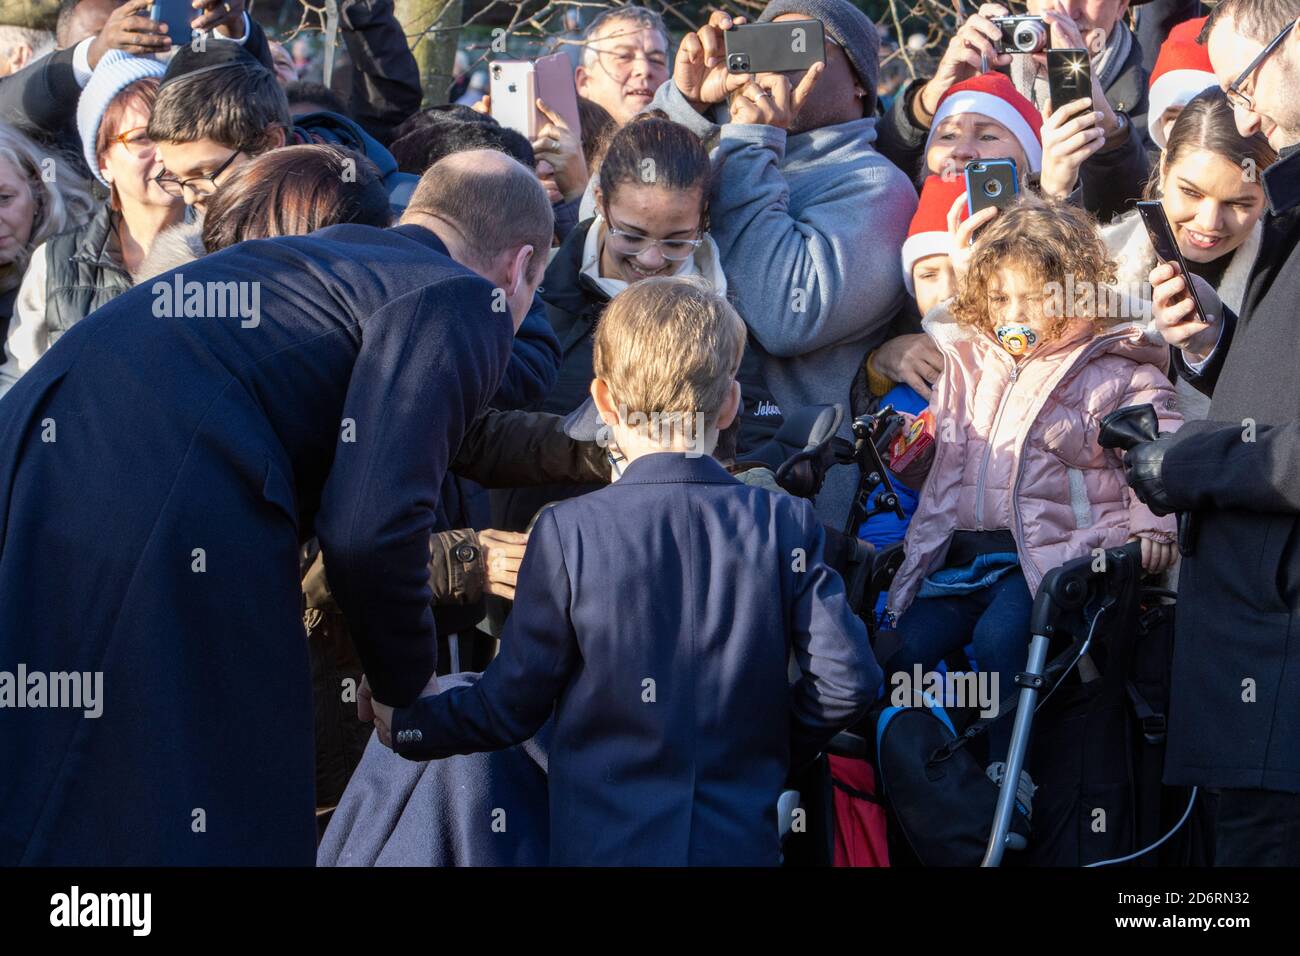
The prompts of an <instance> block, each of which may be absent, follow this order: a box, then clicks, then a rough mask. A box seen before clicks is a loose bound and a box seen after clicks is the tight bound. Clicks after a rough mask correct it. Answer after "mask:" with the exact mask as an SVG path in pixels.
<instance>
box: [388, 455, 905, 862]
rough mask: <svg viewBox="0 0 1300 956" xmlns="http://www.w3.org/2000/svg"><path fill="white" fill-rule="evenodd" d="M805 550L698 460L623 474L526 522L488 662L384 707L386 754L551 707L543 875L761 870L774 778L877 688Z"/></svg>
mask: <svg viewBox="0 0 1300 956" xmlns="http://www.w3.org/2000/svg"><path fill="white" fill-rule="evenodd" d="M822 541H823V535H822V530H821V526H820V525H819V524H818V522H817V519H816V517H815V516H814V512H813V509H812V506H811V505H810V504H809V503H808V502H806V501H802V500H799V499H795V498H791V497H788V496H786V495H779V494H773V493H772V492H768V491H765V490H763V489H760V488H752V487H749V486H746V485H742V484H741V483H740V482H738V481H736V480H735V479H734V478H732V477H731V476H730V475H728V474H727V472H726V471H725V470H723V468H722V467H721V466H720V465H719V464H718V463H717V462H716V461H715V460H713V459H712V458H709V457H703V458H692V457H688V456H686V455H681V454H669V453H662V454H656V455H650V456H648V457H645V458H642V459H639V460H637V461H635V462H634V463H632V465H630V466H629V467H628V469H627V470H626V472H625V473H624V475H623V477H622V478H620V479H619V480H618V481H617V482H615V483H614V484H612V485H610V486H609V487H607V488H604V489H601V490H600V491H596V492H593V493H592V494H589V495H586V496H584V497H582V498H580V499H576V500H573V501H566V502H561V503H560V504H558V505H556V506H555V507H554V508H552V509H549V510H547V511H545V512H543V514H542V516H541V518H539V519H538V522H537V525H536V526H535V527H534V529H533V532H532V537H531V539H530V541H529V546H528V552H527V555H526V556H525V558H524V563H523V567H522V568H521V569H520V574H519V582H520V583H519V590H518V592H517V599H516V601H515V606H514V610H513V612H512V614H511V616H510V619H509V621H508V622H507V625H506V629H505V632H504V633H503V635H502V638H501V653H500V655H499V656H498V657H497V658H496V660H494V661H493V662H492V664H491V665H490V666H489V667H488V669H487V670H486V672H485V673H484V675H483V679H482V680H481V681H479V682H478V683H477V684H475V685H474V686H472V687H465V688H458V689H455V690H452V691H449V692H447V693H444V694H436V695H432V696H429V697H425V698H422V699H421V700H419V701H418V702H417V703H416V704H415V705H414V706H412V707H410V708H407V709H404V710H400V711H398V712H397V713H396V715H395V717H394V720H393V728H392V729H393V735H394V741H395V744H394V746H395V749H396V750H397V752H398V753H401V754H402V755H403V756H408V757H412V758H414V759H429V758H435V757H445V756H449V755H451V754H458V753H472V752H475V751H479V750H493V749H500V748H502V747H506V746H509V745H511V744H514V743H517V742H519V741H522V740H526V739H528V738H529V737H531V736H532V735H533V734H534V733H536V732H537V730H538V728H539V727H541V726H542V724H543V723H544V722H545V721H546V719H547V718H548V717H549V716H550V715H551V713H552V711H554V714H555V731H554V737H553V738H552V744H551V748H550V765H549V771H548V772H549V777H550V805H551V862H552V863H555V864H623V865H677V866H681V865H708V864H716V865H726V864H732V865H751V866H752V865H774V864H776V863H777V862H778V861H779V858H780V847H779V844H778V836H777V815H776V804H777V798H778V796H779V795H780V792H781V790H782V787H783V785H784V783H785V780H786V777H787V775H788V773H789V771H790V770H791V767H792V766H797V765H801V764H803V763H806V762H807V761H808V760H810V759H811V758H812V757H813V756H815V755H816V753H817V752H818V751H819V750H820V749H821V748H822V747H823V746H824V745H825V743H826V742H827V741H828V740H829V739H830V737H831V736H833V735H834V734H835V733H836V732H837V731H838V730H840V729H841V728H843V727H845V726H847V725H848V724H850V723H852V722H853V721H854V720H855V719H857V718H858V717H859V716H860V715H861V714H862V712H863V711H864V710H865V709H866V707H867V705H868V704H869V703H870V701H871V700H872V699H873V698H874V696H875V694H876V690H877V688H878V686H879V684H880V679H881V672H880V668H879V667H878V666H877V664H876V661H875V658H874V657H873V656H872V653H871V649H870V647H869V645H868V643H867V636H866V633H865V630H864V628H863V626H862V623H861V622H860V621H859V620H858V619H857V618H856V617H854V615H853V613H852V612H851V611H850V610H849V607H848V604H847V603H846V601H845V597H844V586H843V583H842V582H841V580H840V578H839V575H838V574H836V573H835V572H834V571H832V570H831V569H830V568H829V567H827V566H826V565H825V564H824V563H823V561H822ZM791 652H793V654H794V657H795V660H796V661H797V662H798V665H799V668H800V670H801V671H802V676H801V677H800V679H799V680H798V681H797V682H796V683H795V684H794V686H793V687H791V686H790V683H789V677H788V671H787V664H788V659H789V656H790V654H791ZM491 823H492V821H491V820H484V821H483V826H485V827H486V826H490V825H491ZM507 825H508V824H507Z"/></svg>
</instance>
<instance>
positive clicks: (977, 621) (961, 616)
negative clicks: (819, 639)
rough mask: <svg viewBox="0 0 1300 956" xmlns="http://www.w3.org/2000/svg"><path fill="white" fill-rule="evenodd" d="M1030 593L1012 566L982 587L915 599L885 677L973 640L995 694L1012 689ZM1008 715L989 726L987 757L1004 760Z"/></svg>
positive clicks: (1020, 664)
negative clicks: (994, 678) (993, 681)
mask: <svg viewBox="0 0 1300 956" xmlns="http://www.w3.org/2000/svg"><path fill="white" fill-rule="evenodd" d="M1033 606H1034V602H1033V598H1031V597H1030V596H1029V586H1028V585H1027V584H1026V583H1025V575H1024V572H1022V571H1020V570H1019V569H1016V570H1015V571H1012V572H1010V573H1009V574H1006V575H1004V576H1002V577H1001V578H999V579H998V580H996V581H994V582H993V583H992V584H990V585H988V586H987V587H983V588H980V589H979V590H977V591H972V592H970V593H969V594H961V595H956V596H952V597H925V598H917V599H916V600H914V601H913V602H912V604H911V606H910V607H909V608H908V609H907V610H906V611H905V612H904V614H903V616H902V617H901V618H900V619H899V621H898V636H899V638H900V639H901V640H902V644H901V645H900V646H899V648H898V650H897V651H895V652H894V654H893V656H892V657H890V658H889V662H888V663H887V664H886V665H885V679H886V682H888V680H889V675H891V674H894V673H897V672H899V671H903V672H906V673H909V674H910V673H911V672H912V668H913V665H916V664H920V665H921V667H922V669H923V670H926V671H929V670H933V669H934V668H935V667H937V666H938V664H939V662H940V661H942V660H943V659H944V658H945V657H947V656H948V655H949V654H952V653H954V652H955V651H960V650H961V649H962V648H964V647H965V646H966V645H967V644H973V645H974V651H975V660H976V662H977V664H978V666H979V669H980V671H981V672H988V673H992V674H997V676H998V680H997V684H996V694H995V696H996V698H997V699H998V700H999V701H1000V700H1001V699H1002V698H1005V697H1007V696H1008V695H1010V694H1011V692H1012V690H1013V689H1014V687H1015V685H1014V683H1013V682H1014V680H1015V676H1016V674H1017V673H1019V672H1020V671H1022V670H1024V669H1025V664H1026V663H1027V662H1028V660H1029V612H1030V611H1031V610H1032V609H1033ZM1013 722H1014V720H1013V718H1012V717H1010V716H1009V715H1007V716H1004V717H1003V719H1002V720H999V721H997V722H996V723H995V724H993V726H991V727H990V728H989V760H990V761H995V760H1005V759H1006V757H1007V749H1008V746H1009V745H1010V743H1011V725H1012V723H1013Z"/></svg>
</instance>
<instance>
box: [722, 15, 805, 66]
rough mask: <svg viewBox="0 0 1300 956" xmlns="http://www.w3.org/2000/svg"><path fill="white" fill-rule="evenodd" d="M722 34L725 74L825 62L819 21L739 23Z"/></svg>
mask: <svg viewBox="0 0 1300 956" xmlns="http://www.w3.org/2000/svg"><path fill="white" fill-rule="evenodd" d="M722 37H723V40H724V41H725V43H726V49H727V72H728V73H790V72H794V71H797V70H806V69H808V68H809V67H811V66H812V65H813V64H814V63H824V62H826V40H825V37H824V35H823V33H822V22H821V21H820V20H786V21H783V22H782V23H742V24H741V25H740V26H738V27H732V28H731V29H730V30H724V31H723V33H722Z"/></svg>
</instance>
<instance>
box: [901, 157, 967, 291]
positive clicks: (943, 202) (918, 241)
mask: <svg viewBox="0 0 1300 956" xmlns="http://www.w3.org/2000/svg"><path fill="white" fill-rule="evenodd" d="M965 191H966V181H965V179H964V177H962V176H954V177H952V178H951V179H945V178H944V177H943V176H930V177H929V178H927V179H926V181H925V185H923V186H922V187H921V201H920V203H919V204H918V205H917V207H916V215H915V216H913V217H912V225H911V226H910V227H909V228H908V230H907V239H906V241H904V243H903V283H904V284H905V285H906V286H907V294H908V295H916V285H915V284H914V283H913V282H912V267H913V266H915V265H916V264H917V263H918V262H920V261H921V260H922V259H924V258H925V257H926V256H949V255H952V236H950V235H949V234H948V211H949V210H950V209H952V206H953V203H955V202H956V201H957V197H958V196H960V195H961V194H962V193H964V192H965ZM961 218H962V219H965V218H966V208H965V207H963V208H962V212H961Z"/></svg>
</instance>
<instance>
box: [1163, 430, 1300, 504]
mask: <svg viewBox="0 0 1300 956" xmlns="http://www.w3.org/2000/svg"><path fill="white" fill-rule="evenodd" d="M1160 476H1161V479H1162V480H1163V481H1164V485H1165V491H1166V493H1167V494H1168V496H1169V500H1170V501H1171V502H1172V503H1173V505H1174V506H1175V507H1176V508H1177V509H1178V510H1179V511H1202V510H1212V509H1215V510H1225V511H1253V512H1258V513H1262V514H1291V515H1294V514H1300V421H1289V422H1286V423H1284V424H1278V425H1258V424H1255V423H1254V422H1252V421H1251V420H1249V419H1246V420H1244V421H1241V422H1212V421H1205V422H1188V423H1187V424H1186V425H1184V426H1183V427H1182V428H1181V429H1179V431H1178V434H1177V435H1176V436H1174V439H1173V442H1172V445H1171V447H1170V448H1169V450H1168V451H1167V452H1166V453H1165V458H1164V463H1163V465H1162V467H1161V470H1160Z"/></svg>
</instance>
